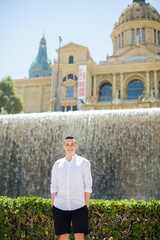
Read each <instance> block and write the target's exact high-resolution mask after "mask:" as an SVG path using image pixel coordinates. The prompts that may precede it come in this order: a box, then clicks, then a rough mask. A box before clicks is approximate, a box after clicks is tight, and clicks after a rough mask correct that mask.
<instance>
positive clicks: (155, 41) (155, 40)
mask: <svg viewBox="0 0 160 240" xmlns="http://www.w3.org/2000/svg"><path fill="white" fill-rule="evenodd" d="M156 32H157V31H156V29H154V44H156V43H157V39H156V35H157V34H156Z"/></svg>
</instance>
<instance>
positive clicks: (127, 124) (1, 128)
mask: <svg viewBox="0 0 160 240" xmlns="http://www.w3.org/2000/svg"><path fill="white" fill-rule="evenodd" d="M66 136H74V137H75V138H76V140H77V143H78V149H77V154H79V155H81V156H84V157H85V158H87V159H89V160H90V162H91V169H92V177H93V193H92V196H91V197H92V198H104V199H109V200H110V199H115V200H119V199H131V198H134V199H142V200H146V201H147V200H149V199H150V198H151V197H154V198H155V199H160V109H158V108H155V109H154V108H153V109H132V110H111V111H109V110H100V111H99V110H96V111H76V112H66V113H62V112H54V113H33V114H18V115H5V116H0V180H1V181H0V195H6V196H9V197H13V198H15V197H18V196H30V195H34V196H40V197H44V198H49V197H50V179H51V168H52V166H53V164H54V162H55V161H56V160H57V159H59V158H62V157H64V156H65V152H64V150H63V148H62V145H63V140H64V138H65V137H66Z"/></svg>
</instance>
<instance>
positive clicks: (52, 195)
mask: <svg viewBox="0 0 160 240" xmlns="http://www.w3.org/2000/svg"><path fill="white" fill-rule="evenodd" d="M56 195H57V192H54V193H51V207H53V205H54V198H55V196H56Z"/></svg>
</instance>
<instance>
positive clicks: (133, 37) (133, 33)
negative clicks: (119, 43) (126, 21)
mask: <svg viewBox="0 0 160 240" xmlns="http://www.w3.org/2000/svg"><path fill="white" fill-rule="evenodd" d="M132 44H135V30H134V29H132Z"/></svg>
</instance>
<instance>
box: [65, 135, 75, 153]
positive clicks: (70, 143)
mask: <svg viewBox="0 0 160 240" xmlns="http://www.w3.org/2000/svg"><path fill="white" fill-rule="evenodd" d="M63 148H64V150H65V152H66V155H72V156H73V155H74V154H75V151H76V149H77V143H76V141H75V140H74V139H66V140H65V141H64V144H63Z"/></svg>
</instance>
